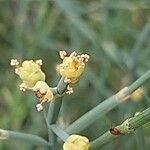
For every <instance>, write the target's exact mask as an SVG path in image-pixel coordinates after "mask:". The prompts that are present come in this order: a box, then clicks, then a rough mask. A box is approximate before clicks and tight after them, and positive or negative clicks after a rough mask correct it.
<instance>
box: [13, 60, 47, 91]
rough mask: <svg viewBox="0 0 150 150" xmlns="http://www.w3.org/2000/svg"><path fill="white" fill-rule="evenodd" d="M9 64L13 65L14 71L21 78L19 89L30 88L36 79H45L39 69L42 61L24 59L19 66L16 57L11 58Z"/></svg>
mask: <svg viewBox="0 0 150 150" xmlns="http://www.w3.org/2000/svg"><path fill="white" fill-rule="evenodd" d="M11 65H12V66H15V68H16V69H15V72H16V74H18V75H19V77H20V78H21V79H22V81H23V83H22V84H21V85H20V89H21V90H23V91H25V89H31V88H32V87H33V86H34V85H35V84H36V82H37V81H45V74H44V73H43V72H42V70H41V65H42V61H41V60H37V61H36V62H34V61H33V60H26V61H24V62H23V63H22V65H21V66H19V63H18V62H17V60H16V59H12V60H11Z"/></svg>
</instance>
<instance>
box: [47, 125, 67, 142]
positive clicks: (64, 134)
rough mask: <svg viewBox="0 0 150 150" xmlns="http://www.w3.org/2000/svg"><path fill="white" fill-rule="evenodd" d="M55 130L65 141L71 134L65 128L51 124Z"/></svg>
mask: <svg viewBox="0 0 150 150" xmlns="http://www.w3.org/2000/svg"><path fill="white" fill-rule="evenodd" d="M49 127H50V128H51V129H52V130H53V132H54V133H55V134H56V135H57V136H58V137H59V138H61V139H62V140H63V141H64V142H65V141H66V139H67V138H68V137H69V135H68V134H67V133H66V132H65V131H64V130H63V129H61V128H60V127H59V126H58V125H56V124H53V125H51V126H49Z"/></svg>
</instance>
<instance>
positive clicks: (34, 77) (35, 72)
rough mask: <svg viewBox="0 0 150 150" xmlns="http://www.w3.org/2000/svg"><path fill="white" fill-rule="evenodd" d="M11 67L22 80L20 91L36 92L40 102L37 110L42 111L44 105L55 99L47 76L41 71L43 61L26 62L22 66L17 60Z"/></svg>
mask: <svg viewBox="0 0 150 150" xmlns="http://www.w3.org/2000/svg"><path fill="white" fill-rule="evenodd" d="M10 65H11V66H14V67H15V73H16V74H17V75H18V76H19V77H20V78H21V79H22V83H21V84H20V90H22V91H26V90H31V91H34V92H35V94H36V96H37V97H38V98H39V101H40V103H39V104H37V106H36V107H37V110H38V111H41V110H42V109H43V107H42V104H43V103H45V102H49V101H51V100H52V99H53V93H52V91H51V88H50V87H49V86H48V85H47V83H46V82H45V74H44V72H43V71H42V70H41V66H42V60H36V61H33V60H25V61H24V62H23V63H22V64H21V65H20V64H19V62H18V60H17V59H12V60H11V62H10Z"/></svg>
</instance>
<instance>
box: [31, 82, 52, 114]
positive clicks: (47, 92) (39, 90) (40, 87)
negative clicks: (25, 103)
mask: <svg viewBox="0 0 150 150" xmlns="http://www.w3.org/2000/svg"><path fill="white" fill-rule="evenodd" d="M32 90H33V91H34V92H35V94H36V96H37V97H38V98H39V101H40V103H39V104H37V105H36V107H37V110H38V111H41V110H42V109H43V106H42V104H43V103H45V102H50V101H51V100H53V97H54V96H53V92H52V90H51V88H50V87H49V86H48V85H47V83H46V82H44V81H38V82H37V83H36V84H35V86H34V87H33V88H32Z"/></svg>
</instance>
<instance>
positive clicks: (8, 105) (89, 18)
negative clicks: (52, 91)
mask: <svg viewBox="0 0 150 150" xmlns="http://www.w3.org/2000/svg"><path fill="white" fill-rule="evenodd" d="M149 16H150V2H149V0H132V1H131V0H125V1H122V0H113V1H112V0H92V1H91V0H80V1H78V0H0V20H1V21H0V128H3V129H10V130H17V131H22V132H26V133H34V134H38V135H41V136H43V137H45V138H47V130H46V125H45V122H44V120H43V116H42V113H38V112H37V111H36V109H35V103H36V100H35V97H34V95H32V94H31V93H30V92H27V93H22V92H21V91H19V88H18V84H19V83H20V80H19V79H18V77H17V76H16V75H15V74H14V71H13V70H12V68H11V67H10V66H9V62H10V59H11V58H18V59H19V60H21V61H22V60H24V59H38V58H41V59H42V60H43V63H44V65H43V70H44V71H45V73H46V74H47V82H48V83H49V84H50V85H51V86H55V85H56V84H57V82H58V80H59V76H58V75H57V73H56V71H55V67H56V65H57V64H58V63H59V61H60V60H59V57H58V51H59V50H67V51H68V52H72V51H73V50H76V51H77V52H79V53H82V52H83V53H88V54H89V55H90V56H91V59H90V61H89V63H88V65H87V67H86V70H85V72H84V74H83V76H82V78H81V80H80V82H79V83H77V84H76V85H75V86H74V89H75V92H74V94H72V95H71V96H66V97H65V100H64V101H63V107H62V109H61V114H60V118H59V121H60V123H61V126H62V127H64V128H65V127H66V126H67V125H69V124H70V123H71V122H73V121H75V120H76V119H77V118H78V117H80V116H81V115H82V114H84V113H85V112H87V111H88V110H90V109H91V108H93V107H94V106H96V105H97V104H98V103H100V102H102V101H103V100H104V99H105V98H107V97H109V96H111V95H112V94H114V93H116V92H117V91H119V90H120V89H121V88H122V87H124V86H127V85H128V84H130V83H131V82H132V81H134V80H135V79H136V78H137V77H139V76H140V75H142V74H143V73H144V72H146V71H147V70H148V69H149V67H150V66H149V58H150V42H149V41H150V18H149ZM144 90H145V92H144V96H143V98H142V100H141V101H139V102H133V101H128V102H126V103H124V104H122V105H120V106H119V107H117V108H116V109H115V110H113V111H111V112H110V113H109V114H107V115H106V116H105V117H103V118H101V119H99V120H97V122H95V123H94V124H93V125H92V126H91V127H90V128H88V129H87V130H85V131H83V132H82V133H81V134H83V135H86V136H88V137H89V139H90V140H93V139H95V138H96V137H98V136H99V135H100V134H102V133H104V132H105V131H106V130H108V129H109V128H110V127H112V126H115V125H118V124H120V123H121V122H122V121H123V120H125V119H126V118H128V117H130V116H132V115H133V114H134V113H135V112H136V111H140V110H143V109H145V108H147V107H148V106H149V105H150V98H149V95H150V91H149V89H148V84H147V85H145V86H144ZM149 125H150V124H149V123H148V124H146V125H145V126H144V127H143V128H141V129H139V130H137V131H136V132H135V133H134V134H132V135H129V136H125V137H121V138H119V140H117V141H115V142H113V143H111V144H109V145H107V146H105V147H103V148H102V150H114V149H118V150H119V149H120V146H121V149H122V150H127V149H128V150H133V149H136V150H145V149H148V147H149V146H150V131H149V129H150V127H149ZM20 147H21V149H22V150H26V149H28V150H32V149H36V150H42V149H43V148H39V147H38V148H37V147H32V146H29V145H24V144H23V143H19V142H12V141H11V142H9V143H8V142H4V141H0V150H8V149H20Z"/></svg>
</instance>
